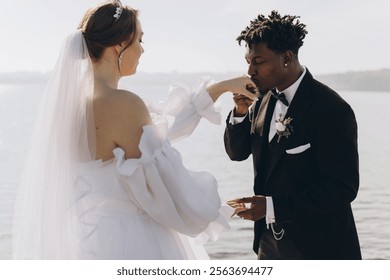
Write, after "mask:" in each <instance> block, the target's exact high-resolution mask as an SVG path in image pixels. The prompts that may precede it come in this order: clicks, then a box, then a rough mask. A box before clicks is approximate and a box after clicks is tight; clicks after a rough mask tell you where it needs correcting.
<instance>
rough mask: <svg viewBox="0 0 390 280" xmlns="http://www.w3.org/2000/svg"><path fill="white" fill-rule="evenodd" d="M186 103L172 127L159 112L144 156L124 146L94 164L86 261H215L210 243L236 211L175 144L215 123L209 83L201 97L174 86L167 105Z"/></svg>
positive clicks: (83, 186)
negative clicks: (131, 154) (128, 155)
mask: <svg viewBox="0 0 390 280" xmlns="http://www.w3.org/2000/svg"><path fill="white" fill-rule="evenodd" d="M180 108H184V109H183V110H182V111H181V112H180V113H179V114H178V116H176V118H175V124H174V125H173V126H172V127H170V129H169V128H168V125H167V122H166V121H165V120H164V118H158V117H156V116H155V117H154V119H155V120H156V122H157V123H156V124H154V125H149V126H145V127H144V128H143V130H144V131H143V134H142V137H141V141H140V144H139V148H140V150H141V152H142V156H141V158H139V159H127V160H126V159H125V158H124V154H125V153H124V151H123V150H122V149H121V148H116V149H114V151H113V153H114V155H115V158H114V159H113V160H110V161H106V162H102V161H95V162H94V163H93V165H94V167H93V168H90V166H89V164H87V166H88V168H87V170H89V171H87V172H85V174H83V175H81V176H80V178H79V179H80V180H79V186H77V189H79V190H84V191H83V192H82V193H80V197H82V198H81V199H79V200H78V202H77V204H78V207H79V209H80V210H81V211H80V210H79V213H82V214H80V221H81V222H82V223H83V224H84V237H83V238H82V240H81V245H82V246H81V247H80V258H87V259H207V258H208V255H207V253H206V252H205V250H204V248H203V246H202V244H203V243H204V242H205V241H207V240H209V239H211V240H216V239H217V237H218V235H219V234H220V232H221V230H222V229H224V228H229V225H228V223H227V219H229V216H230V215H231V214H232V210H231V208H230V207H228V206H223V207H221V201H220V198H219V195H218V192H217V182H216V180H215V179H214V177H213V176H211V175H210V174H208V173H206V172H192V171H189V170H187V169H186V168H185V167H184V166H183V163H182V160H181V156H180V153H179V152H178V151H177V150H176V149H174V148H173V147H172V146H171V143H170V140H174V139H173V138H178V137H180V138H181V137H183V136H187V135H188V134H190V133H191V132H192V130H193V129H194V128H195V127H196V125H197V124H198V123H199V120H200V118H201V116H204V117H206V118H208V119H210V120H211V121H214V122H215V121H217V120H218V118H219V114H218V113H217V112H215V111H214V106H213V102H212V100H211V98H210V96H209V95H208V93H207V92H206V91H205V88H204V87H203V88H202V90H201V92H199V93H198V94H193V95H192V94H190V93H189V92H188V91H186V90H185V88H180V87H173V92H172V93H171V98H170V99H169V100H168V103H167V109H168V110H170V111H171V112H178V111H179V110H178V109H180ZM149 109H150V110H151V111H153V109H151V108H149ZM164 111H165V112H166V111H167V110H164Z"/></svg>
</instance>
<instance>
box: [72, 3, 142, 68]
mask: <svg viewBox="0 0 390 280" xmlns="http://www.w3.org/2000/svg"><path fill="white" fill-rule="evenodd" d="M118 2H119V1H106V2H104V3H101V4H100V5H98V6H96V7H94V8H91V9H89V10H88V11H87V12H86V14H85V15H84V18H83V19H82V21H81V23H80V25H79V27H78V28H79V29H81V31H82V33H83V35H84V39H85V41H86V43H87V47H88V52H89V55H90V57H91V59H92V60H93V61H95V62H96V61H99V59H100V58H101V57H102V54H103V51H104V49H105V48H107V47H112V46H116V45H118V44H121V43H123V42H124V43H125V44H126V45H125V47H124V48H123V49H122V52H123V50H124V49H126V48H127V47H128V46H130V45H131V44H132V43H133V42H134V40H135V38H136V36H135V35H136V34H135V32H136V30H137V28H136V24H137V16H138V11H137V10H134V9H132V8H131V7H129V6H122V4H120V2H119V3H118ZM121 7H123V10H122V11H121V13H120V14H119V17H118V18H117V17H114V15H118V8H119V9H120V8H121Z"/></svg>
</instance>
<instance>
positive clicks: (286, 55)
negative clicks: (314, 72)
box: [283, 51, 294, 64]
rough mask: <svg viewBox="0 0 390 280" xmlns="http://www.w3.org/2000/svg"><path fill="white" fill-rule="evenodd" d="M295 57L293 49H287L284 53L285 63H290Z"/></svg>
mask: <svg viewBox="0 0 390 280" xmlns="http://www.w3.org/2000/svg"><path fill="white" fill-rule="evenodd" d="M293 58H294V53H293V52H292V51H285V52H284V53H283V63H284V64H290V63H291V62H292V60H293Z"/></svg>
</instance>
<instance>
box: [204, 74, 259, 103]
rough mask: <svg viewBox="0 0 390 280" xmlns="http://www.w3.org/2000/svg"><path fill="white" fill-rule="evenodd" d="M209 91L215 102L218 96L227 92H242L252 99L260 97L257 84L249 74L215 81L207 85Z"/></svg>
mask: <svg viewBox="0 0 390 280" xmlns="http://www.w3.org/2000/svg"><path fill="white" fill-rule="evenodd" d="M248 89H249V90H250V91H249V90H248ZM207 91H208V93H209V95H210V97H211V99H212V100H213V102H215V101H216V100H217V99H218V97H220V96H221V95H222V94H223V93H225V92H232V93H238V94H242V95H245V96H246V97H248V98H250V99H252V100H255V99H256V98H257V97H258V90H257V88H256V85H255V84H254V83H253V81H252V80H251V79H250V78H249V77H247V76H241V77H237V78H232V79H227V80H223V81H220V82H217V83H214V84H212V85H209V86H207Z"/></svg>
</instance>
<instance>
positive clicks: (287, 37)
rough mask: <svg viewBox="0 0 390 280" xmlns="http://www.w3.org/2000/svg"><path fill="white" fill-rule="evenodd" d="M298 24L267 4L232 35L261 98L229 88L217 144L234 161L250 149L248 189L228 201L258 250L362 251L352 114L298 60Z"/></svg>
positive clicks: (293, 253)
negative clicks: (230, 101)
mask: <svg viewBox="0 0 390 280" xmlns="http://www.w3.org/2000/svg"><path fill="white" fill-rule="evenodd" d="M305 27H306V26H305V25H304V24H302V23H300V22H299V20H298V17H296V16H289V15H286V16H281V15H280V14H279V13H278V12H276V11H273V12H272V13H271V14H270V15H269V16H268V17H265V16H263V15H259V16H258V17H257V18H256V19H255V20H253V21H251V23H250V25H249V26H248V27H247V28H246V29H245V30H244V31H242V33H241V35H240V36H239V37H238V38H237V40H238V42H239V43H241V42H242V41H244V42H245V43H246V48H247V53H246V60H247V62H248V65H249V69H248V74H249V75H250V76H251V78H252V80H253V81H254V82H255V83H256V85H257V88H258V90H259V91H260V93H261V97H260V98H259V100H258V101H257V102H256V103H255V104H252V101H251V100H249V99H247V98H245V97H244V96H241V95H234V101H235V108H234V109H233V111H232V112H231V113H230V115H229V117H228V120H227V126H226V130H225V148H226V151H227V153H228V155H229V157H230V158H231V159H232V160H235V161H242V160H245V159H247V158H248V157H249V156H250V155H252V159H253V164H254V175H255V177H254V192H255V196H253V197H247V198H241V199H236V200H234V201H231V202H230V204H231V205H232V206H234V207H236V208H237V212H238V216H240V217H241V218H243V219H247V220H252V221H255V226H254V232H255V238H254V244H253V249H254V251H255V252H256V253H258V258H259V259H269V260H270V259H361V253H360V246H359V240H358V236H357V232H356V226H355V221H354V217H353V214H352V210H351V202H352V201H353V200H354V199H355V197H356V195H357V192H358V188H359V163H358V149H357V124H356V120H355V115H354V113H353V111H352V109H351V107H350V106H349V105H348V104H347V103H346V102H345V101H344V100H343V99H342V98H341V97H340V96H339V95H338V94H337V93H336V92H335V91H333V90H332V89H330V88H329V87H327V86H326V85H324V84H321V83H320V82H318V81H317V80H315V79H314V78H313V76H312V75H311V74H310V72H309V70H308V69H307V68H306V67H304V66H302V65H301V64H300V62H299V60H298V50H299V48H300V47H301V46H302V45H303V39H304V38H305V35H306V34H307V31H306V29H305ZM251 105H253V106H252V107H250V106H251ZM243 203H250V204H248V205H250V206H249V207H248V208H246V207H245V206H244V204H243Z"/></svg>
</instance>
